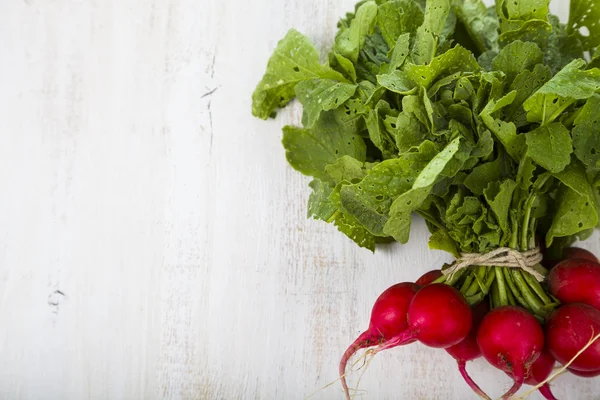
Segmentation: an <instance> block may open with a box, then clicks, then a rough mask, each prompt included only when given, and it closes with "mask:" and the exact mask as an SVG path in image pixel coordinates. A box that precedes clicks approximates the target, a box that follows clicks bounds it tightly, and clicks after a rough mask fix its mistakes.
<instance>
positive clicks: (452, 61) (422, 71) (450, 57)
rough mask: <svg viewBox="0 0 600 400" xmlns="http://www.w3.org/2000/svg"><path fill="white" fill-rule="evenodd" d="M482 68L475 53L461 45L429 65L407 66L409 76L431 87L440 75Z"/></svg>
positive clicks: (424, 85) (420, 83)
mask: <svg viewBox="0 0 600 400" xmlns="http://www.w3.org/2000/svg"><path fill="white" fill-rule="evenodd" d="M480 69H481V67H480V66H479V64H478V63H477V60H476V59H475V56H473V53H471V52H470V51H469V50H467V49H465V48H464V47H461V46H456V47H453V48H452V49H450V50H448V51H447V52H445V53H444V54H442V55H440V56H438V57H435V58H434V59H433V60H432V61H431V63H430V64H428V65H416V64H408V65H407V66H406V67H405V71H406V75H407V76H408V78H409V79H411V80H412V81H413V82H415V83H416V84H418V85H421V86H423V87H425V88H429V87H430V86H431V84H433V83H434V82H435V81H436V80H437V79H439V78H440V77H445V76H448V75H452V74H455V73H457V72H477V71H479V70H480Z"/></svg>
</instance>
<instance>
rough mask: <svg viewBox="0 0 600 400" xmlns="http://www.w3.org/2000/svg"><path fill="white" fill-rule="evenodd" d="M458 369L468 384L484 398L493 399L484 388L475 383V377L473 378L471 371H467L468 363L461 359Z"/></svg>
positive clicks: (486, 399)
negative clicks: (470, 374)
mask: <svg viewBox="0 0 600 400" xmlns="http://www.w3.org/2000/svg"><path fill="white" fill-rule="evenodd" d="M458 371H459V372H460V374H461V375H462V377H463V379H464V380H465V382H467V385H469V387H470V388H471V389H472V390H473V391H474V392H475V393H476V394H477V395H478V396H479V397H481V398H482V399H485V400H492V399H491V398H490V396H488V395H487V394H486V393H485V392H484V391H483V390H481V388H480V387H479V386H478V385H477V384H476V383H475V381H474V380H473V378H471V377H470V376H469V373H468V372H467V363H465V362H464V361H460V362H459V363H458Z"/></svg>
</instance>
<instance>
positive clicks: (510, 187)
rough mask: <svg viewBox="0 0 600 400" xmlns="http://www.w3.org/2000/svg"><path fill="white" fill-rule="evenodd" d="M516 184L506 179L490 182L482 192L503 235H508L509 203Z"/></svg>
mask: <svg viewBox="0 0 600 400" xmlns="http://www.w3.org/2000/svg"><path fill="white" fill-rule="evenodd" d="M516 187H517V184H516V182H515V181H513V180H511V179H507V180H505V181H503V182H502V183H500V182H490V183H489V185H488V186H487V188H486V189H485V190H484V191H483V194H484V196H485V199H486V201H487V203H488V204H489V205H490V209H491V210H492V212H493V213H494V215H495V216H496V219H497V221H498V225H500V229H502V232H504V234H505V235H509V234H510V225H509V214H508V213H509V211H510V209H511V202H512V196H513V192H514V191H515V188H516Z"/></svg>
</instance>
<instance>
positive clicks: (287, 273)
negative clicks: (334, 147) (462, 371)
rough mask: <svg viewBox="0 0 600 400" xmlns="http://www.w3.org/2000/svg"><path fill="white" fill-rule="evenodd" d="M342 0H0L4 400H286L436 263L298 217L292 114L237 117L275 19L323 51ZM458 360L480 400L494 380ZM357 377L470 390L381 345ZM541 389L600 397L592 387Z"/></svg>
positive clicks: (325, 375)
mask: <svg viewBox="0 0 600 400" xmlns="http://www.w3.org/2000/svg"><path fill="white" fill-rule="evenodd" d="M561 1H562V0H561ZM353 3H354V1H353V0H328V1H321V0H311V1H301V0H285V1H282V0H254V1H234V0H226V1H216V0H23V1H17V0H3V1H1V2H0V56H1V63H0V90H1V94H0V128H1V132H2V133H1V134H0V188H2V191H3V195H2V196H0V226H1V227H2V229H0V399H3V400H4V399H6V400H13V399H19V400H21V399H23V400H30V399H39V400H80V399H99V400H100V399H102V400H103V399H111V400H112V399H115V400H116V399H124V400H129V399H173V400H175V399H190V400H191V399H302V398H304V397H306V396H308V395H309V394H311V393H313V392H314V391H316V390H317V389H319V388H321V387H323V386H325V385H327V384H328V383H329V382H331V381H333V380H335V378H336V376H337V363H338V360H339V357H340V355H341V353H342V352H343V350H344V349H345V347H346V346H347V345H348V344H349V343H350V342H351V341H352V340H353V339H354V338H355V337H356V336H357V334H358V333H359V332H360V331H361V330H363V329H364V328H366V326H367V324H368V318H369V312H370V307H371V304H372V303H373V301H374V300H375V298H376V297H377V295H378V294H379V293H380V292H381V291H382V290H384V289H385V288H387V287H388V286H390V285H391V284H393V283H396V282H399V281H406V280H414V279H416V278H417V277H418V275H419V274H420V273H421V272H424V271H426V270H429V269H431V268H434V267H439V266H440V265H441V264H442V263H443V262H444V261H446V260H447V259H448V258H447V256H446V255H445V254H444V253H441V252H432V251H429V250H428V249H427V246H426V240H427V233H426V230H425V227H424V225H423V224H422V223H416V224H415V225H416V226H415V229H414V233H413V234H412V240H411V242H410V243H409V245H407V246H404V247H401V246H397V245H394V246H388V247H383V248H380V249H379V250H378V251H377V253H376V254H375V255H372V254H371V253H370V252H368V251H365V250H361V249H358V248H357V247H355V246H354V245H353V244H352V243H351V242H350V241H349V240H347V239H345V238H344V237H343V236H342V235H341V234H339V233H338V232H336V230H335V228H334V227H332V226H328V225H326V224H324V223H321V222H316V221H310V220H307V219H306V218H305V214H306V212H305V210H306V208H305V202H306V199H307V196H308V193H309V191H308V188H307V183H308V179H306V178H304V177H302V176H301V175H299V174H298V173H296V172H294V171H293V170H292V169H291V168H289V167H288V166H287V164H286V161H285V158H284V152H283V150H282V148H281V145H280V128H281V126H282V125H284V124H287V123H293V124H297V123H298V122H299V116H300V114H299V110H298V108H292V109H289V110H286V111H284V112H282V113H281V114H280V117H279V118H278V119H277V120H275V121H270V122H263V121H259V120H256V119H253V118H252V117H251V115H250V94H251V92H252V90H253V89H254V86H255V84H256V83H257V81H258V80H259V78H260V77H261V75H262V73H263V71H264V67H265V65H266V60H267V58H268V56H269V55H270V53H271V51H272V50H273V48H274V47H275V45H276V42H277V41H278V40H279V39H280V38H281V37H282V36H283V35H284V33H285V32H286V30H287V29H288V28H291V27H296V28H297V29H299V30H301V31H303V32H304V33H306V34H307V35H309V36H310V37H311V38H312V39H313V40H314V42H315V43H316V45H317V46H318V47H319V48H320V49H322V50H323V54H324V53H325V50H326V48H327V47H328V46H329V45H330V44H331V42H332V40H333V36H334V32H335V23H336V21H337V19H338V18H339V17H340V16H341V15H343V13H344V12H346V11H348V10H350V9H351V8H352V6H353ZM554 8H555V10H558V9H560V10H562V11H563V14H562V15H563V16H565V15H566V14H565V13H564V10H565V9H566V5H565V4H555V5H554ZM585 246H587V247H588V248H591V249H594V250H595V251H600V245H598V236H595V237H594V238H593V239H592V240H591V241H589V242H588V243H586V244H585ZM468 368H469V370H470V371H471V372H472V374H473V376H474V378H475V379H476V380H477V381H478V382H480V383H481V385H482V386H483V388H484V389H485V390H486V391H488V392H489V393H492V394H496V395H499V394H501V393H502V392H503V391H504V390H505V389H506V388H507V387H508V386H509V385H510V381H509V379H508V378H507V377H505V376H503V374H502V373H500V372H498V371H495V370H493V369H492V368H491V367H489V366H486V365H485V363H484V362H482V361H477V362H474V363H472V364H470V365H469V367H468ZM359 374H360V373H354V374H353V375H352V376H351V377H350V383H351V384H355V383H356V380H357V378H358V376H359ZM361 388H362V389H364V390H365V394H364V396H363V398H365V399H469V398H473V395H472V394H471V392H470V391H469V389H468V387H467V386H466V385H465V384H464V383H463V382H462V381H461V378H460V376H459V374H458V372H457V371H456V368H455V364H454V361H453V360H452V359H451V358H450V357H449V356H447V355H446V354H445V352H443V351H439V350H432V349H428V348H425V347H423V346H420V345H412V346H408V347H405V348H398V349H395V350H392V351H389V352H386V353H381V354H380V355H378V357H377V358H376V359H375V360H374V361H373V363H372V364H371V366H370V369H369V370H368V372H367V373H366V374H365V376H364V378H363V380H362V383H361ZM554 391H555V392H556V394H557V396H558V397H559V398H561V399H593V398H600V382H599V380H596V381H593V380H590V381H585V380H583V379H580V378H575V377H572V376H568V377H567V376H565V377H561V378H560V379H558V380H557V382H556V385H555V387H554ZM313 398H314V399H341V398H342V393H341V390H340V386H339V385H338V384H335V385H333V386H331V387H328V388H326V389H324V390H322V391H320V392H318V393H317V394H315V396H314V397H313ZM534 398H539V397H534Z"/></svg>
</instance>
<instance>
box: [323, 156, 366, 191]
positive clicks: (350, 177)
mask: <svg viewBox="0 0 600 400" xmlns="http://www.w3.org/2000/svg"><path fill="white" fill-rule="evenodd" d="M369 168H370V166H369ZM325 172H326V173H327V175H329V176H330V177H331V178H332V179H333V181H334V182H335V184H336V185H337V184H338V183H340V182H343V181H347V182H349V183H358V182H359V181H361V180H362V179H363V178H364V177H365V176H366V175H367V166H365V163H363V162H361V161H358V160H357V159H355V158H352V157H350V156H342V157H340V158H339V159H338V160H337V161H336V162H335V163H333V164H330V165H328V166H326V167H325Z"/></svg>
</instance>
